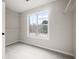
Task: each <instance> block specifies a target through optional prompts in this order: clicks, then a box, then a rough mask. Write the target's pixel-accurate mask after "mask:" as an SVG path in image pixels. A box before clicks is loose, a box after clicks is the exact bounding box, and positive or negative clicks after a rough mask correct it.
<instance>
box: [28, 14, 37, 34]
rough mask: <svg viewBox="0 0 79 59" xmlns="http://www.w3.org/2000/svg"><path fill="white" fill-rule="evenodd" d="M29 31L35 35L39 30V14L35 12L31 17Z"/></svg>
mask: <svg viewBox="0 0 79 59" xmlns="http://www.w3.org/2000/svg"><path fill="white" fill-rule="evenodd" d="M29 19H30V20H29V23H30V24H29V32H30V35H35V34H36V32H37V16H36V15H35V14H33V15H31V16H30V18H29Z"/></svg>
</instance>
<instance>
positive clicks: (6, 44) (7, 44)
mask: <svg viewBox="0 0 79 59" xmlns="http://www.w3.org/2000/svg"><path fill="white" fill-rule="evenodd" d="M17 42H18V40H16V41H12V42H10V43H5V46H9V45H11V44H14V43H17Z"/></svg>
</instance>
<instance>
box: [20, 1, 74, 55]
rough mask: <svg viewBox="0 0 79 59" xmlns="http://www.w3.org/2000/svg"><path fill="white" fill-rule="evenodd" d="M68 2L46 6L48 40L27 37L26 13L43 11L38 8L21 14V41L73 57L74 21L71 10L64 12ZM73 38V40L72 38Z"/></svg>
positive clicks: (58, 2)
mask: <svg viewBox="0 0 79 59" xmlns="http://www.w3.org/2000/svg"><path fill="white" fill-rule="evenodd" d="M68 1H69V0H58V1H56V2H53V3H51V4H48V5H46V7H45V6H44V7H45V8H48V9H49V10H50V16H49V40H43V39H33V38H30V37H27V19H26V16H27V14H28V13H31V12H35V11H38V10H42V9H44V7H43V6H42V7H38V8H34V9H31V10H29V11H26V12H24V13H22V14H21V15H20V16H21V18H20V22H21V27H20V28H21V41H22V42H25V43H29V44H32V45H36V46H41V47H45V48H48V49H51V50H56V51H59V52H63V53H66V54H70V55H74V52H73V44H74V43H73V41H75V37H74V34H75V30H74V33H73V27H74V28H75V23H74V21H75V19H73V14H74V13H73V12H72V9H71V10H69V11H67V12H66V13H65V12H64V10H65V7H66V5H67V3H68ZM69 8H70V7H69ZM73 37H74V38H73Z"/></svg>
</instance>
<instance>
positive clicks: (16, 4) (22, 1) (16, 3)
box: [5, 0, 55, 12]
mask: <svg viewBox="0 0 79 59" xmlns="http://www.w3.org/2000/svg"><path fill="white" fill-rule="evenodd" d="M52 1H55V0H30V1H28V2H26V0H5V2H6V7H7V8H9V9H11V10H13V11H16V12H23V11H26V10H29V9H32V8H35V7H38V6H41V5H44V4H47V3H50V2H52Z"/></svg>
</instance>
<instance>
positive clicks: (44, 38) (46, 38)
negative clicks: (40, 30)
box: [28, 36, 49, 40]
mask: <svg viewBox="0 0 79 59" xmlns="http://www.w3.org/2000/svg"><path fill="white" fill-rule="evenodd" d="M28 38H31V39H41V40H49V39H48V37H36V36H35V37H34V36H28Z"/></svg>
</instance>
